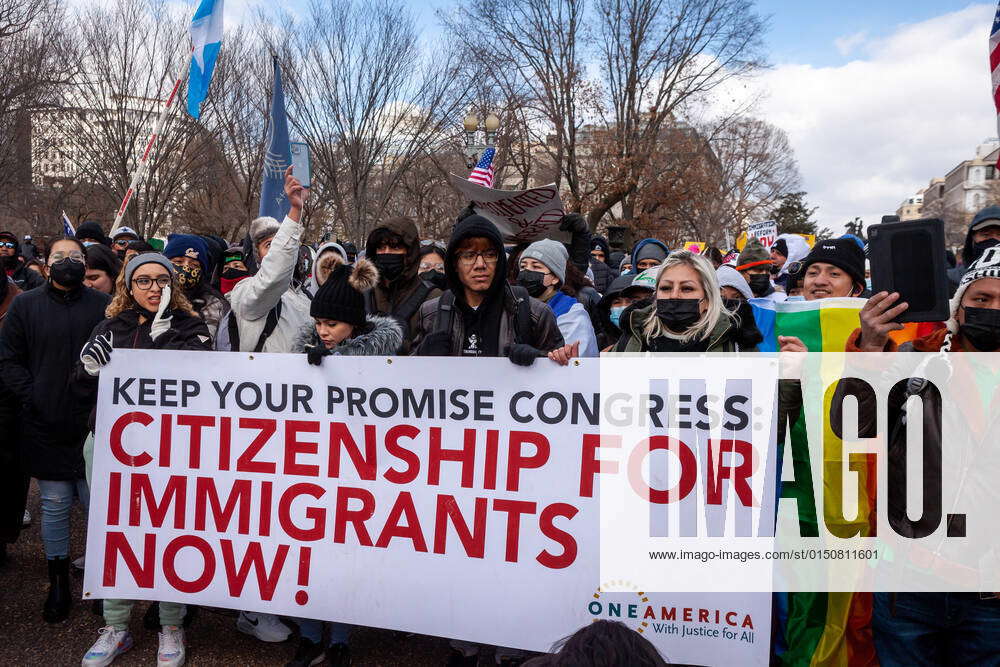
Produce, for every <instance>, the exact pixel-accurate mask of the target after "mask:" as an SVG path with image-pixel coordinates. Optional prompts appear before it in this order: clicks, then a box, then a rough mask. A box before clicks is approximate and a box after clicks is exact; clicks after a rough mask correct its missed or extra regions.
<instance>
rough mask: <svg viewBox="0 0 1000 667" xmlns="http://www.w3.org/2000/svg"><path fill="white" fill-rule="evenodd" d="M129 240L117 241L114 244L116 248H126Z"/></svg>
mask: <svg viewBox="0 0 1000 667" xmlns="http://www.w3.org/2000/svg"><path fill="white" fill-rule="evenodd" d="M131 242H132V240H131V239H117V240H116V241H115V242H114V244H115V246H116V247H118V248H127V247H128V244H129V243H131Z"/></svg>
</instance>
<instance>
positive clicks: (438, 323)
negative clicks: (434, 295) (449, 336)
mask: <svg viewBox="0 0 1000 667" xmlns="http://www.w3.org/2000/svg"><path fill="white" fill-rule="evenodd" d="M454 317H455V294H454V293H453V292H452V291H451V290H447V291H445V293H444V294H442V295H441V298H440V299H438V309H437V317H436V318H435V320H434V331H445V332H449V333H450V332H451V329H452V322H453V321H454Z"/></svg>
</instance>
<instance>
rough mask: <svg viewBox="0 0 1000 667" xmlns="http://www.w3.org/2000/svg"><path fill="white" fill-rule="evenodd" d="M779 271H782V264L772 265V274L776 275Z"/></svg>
mask: <svg viewBox="0 0 1000 667" xmlns="http://www.w3.org/2000/svg"><path fill="white" fill-rule="evenodd" d="M779 273H781V267H780V266H772V267H771V275H772V276H776V275H778V274H779Z"/></svg>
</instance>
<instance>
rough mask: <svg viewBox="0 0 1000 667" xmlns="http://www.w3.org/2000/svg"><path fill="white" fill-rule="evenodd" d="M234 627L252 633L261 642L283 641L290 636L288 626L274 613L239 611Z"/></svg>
mask: <svg viewBox="0 0 1000 667" xmlns="http://www.w3.org/2000/svg"><path fill="white" fill-rule="evenodd" d="M236 629H237V630H239V631H240V632H243V633H245V634H248V635H253V636H254V637H256V638H257V639H259V640H261V641H262V642H273V643H278V642H283V641H285V640H286V639H288V637H289V636H291V634H292V631H291V630H289V629H288V626H287V625H285V624H284V623H282V622H281V621H280V620H278V617H277V616H275V615H274V614H257V613H254V612H250V611H241V612H240V617H239V618H238V619H236Z"/></svg>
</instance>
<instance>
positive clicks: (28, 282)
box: [0, 232, 45, 292]
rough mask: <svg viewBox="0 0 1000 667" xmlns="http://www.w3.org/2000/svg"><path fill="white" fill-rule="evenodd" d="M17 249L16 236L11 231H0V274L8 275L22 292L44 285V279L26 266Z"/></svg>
mask: <svg viewBox="0 0 1000 667" xmlns="http://www.w3.org/2000/svg"><path fill="white" fill-rule="evenodd" d="M17 250H18V244H17V236H15V235H14V233H13V232H0V274H2V275H3V276H4V277H9V278H10V279H11V280H12V281H13V282H14V284H15V285H17V287H18V289H20V290H21V291H22V292H27V291H28V290H30V289H35V288H36V287H40V286H42V285H44V284H45V279H44V278H42V276H41V275H39V274H38V273H36V272H34V271H32V270H31V269H29V268H28V263H27V262H26V261H23V260H22V259H21V258H20V257H18V253H17Z"/></svg>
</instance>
